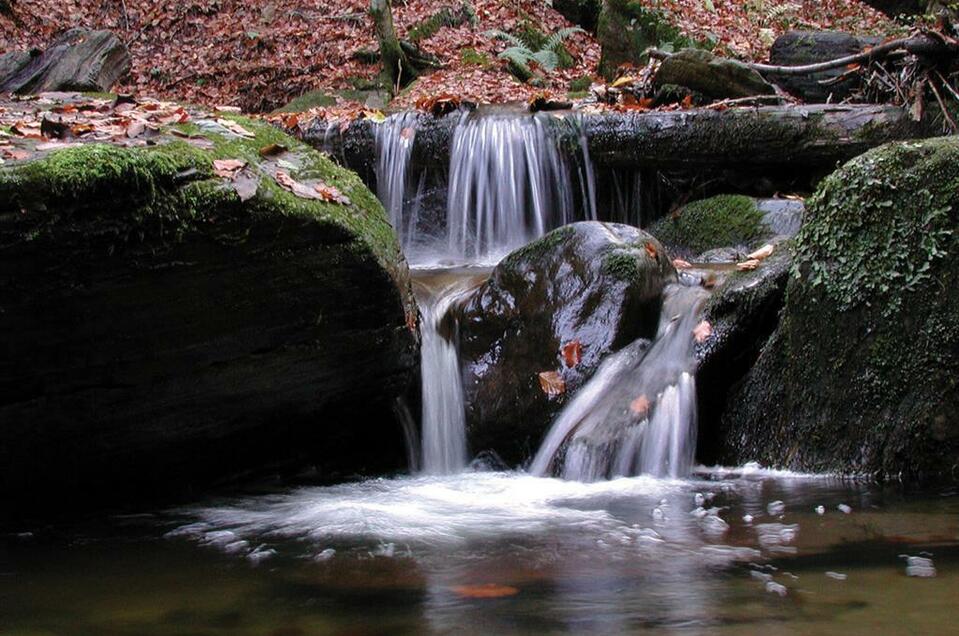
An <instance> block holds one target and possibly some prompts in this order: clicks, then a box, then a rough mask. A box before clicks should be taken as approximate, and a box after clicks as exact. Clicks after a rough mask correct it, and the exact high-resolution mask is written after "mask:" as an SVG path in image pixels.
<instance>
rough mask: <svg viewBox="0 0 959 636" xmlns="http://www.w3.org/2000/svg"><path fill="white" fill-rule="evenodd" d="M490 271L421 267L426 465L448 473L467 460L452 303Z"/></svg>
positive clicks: (426, 469)
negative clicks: (425, 269)
mask: <svg viewBox="0 0 959 636" xmlns="http://www.w3.org/2000/svg"><path fill="white" fill-rule="evenodd" d="M486 273H487V272H485V271H484V272H483V273H481V274H477V273H476V272H470V271H468V270H467V271H466V272H463V271H445V272H429V271H419V272H416V273H415V278H414V281H415V285H414V291H415V292H416V296H417V300H418V302H419V305H420V313H421V314H422V321H421V324H420V333H421V334H422V338H423V341H422V344H421V349H420V351H421V354H420V355H421V375H422V388H423V418H422V427H423V433H422V435H423V443H422V452H423V458H422V460H423V461H422V470H423V472H425V473H428V474H433V475H448V474H452V473H455V472H458V471H460V470H462V469H463V468H464V467H465V466H466V459H467V456H466V408H465V406H464V402H463V384H462V378H461V376H460V364H459V354H458V352H457V348H456V324H455V321H453V320H452V319H451V318H447V313H448V312H449V309H450V307H451V306H452V305H453V303H454V302H456V301H457V300H458V299H459V298H461V297H462V296H463V295H464V294H465V293H467V292H468V291H469V290H471V289H472V288H473V287H475V286H476V285H478V284H479V283H480V282H481V281H482V280H483V279H484V278H485V277H486Z"/></svg>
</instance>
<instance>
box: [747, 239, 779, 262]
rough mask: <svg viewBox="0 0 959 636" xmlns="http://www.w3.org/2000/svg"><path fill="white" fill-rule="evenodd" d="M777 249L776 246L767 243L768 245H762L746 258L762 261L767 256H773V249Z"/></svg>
mask: <svg viewBox="0 0 959 636" xmlns="http://www.w3.org/2000/svg"><path fill="white" fill-rule="evenodd" d="M775 249H776V248H775V247H773V246H772V245H771V244H769V243H767V244H766V245H763V246H762V247H760V248H759V249H758V250H756V251H755V252H753V253H752V254H749V255H747V256H746V258H748V259H750V260H757V261H761V260H764V259H767V258H769V257H770V256H772V255H773V251H775Z"/></svg>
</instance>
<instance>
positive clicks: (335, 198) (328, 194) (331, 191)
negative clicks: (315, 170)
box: [313, 181, 350, 205]
mask: <svg viewBox="0 0 959 636" xmlns="http://www.w3.org/2000/svg"><path fill="white" fill-rule="evenodd" d="M313 189H314V190H316V191H317V192H318V193H319V195H320V198H321V199H323V200H324V201H329V202H330V203H339V204H340V205H349V204H350V198H349V197H348V196H346V195H345V194H343V193H342V192H340V190H339V188H336V187H335V186H331V185H327V184H325V183H323V182H322V181H321V182H320V183H317V184H316V185H314V186H313Z"/></svg>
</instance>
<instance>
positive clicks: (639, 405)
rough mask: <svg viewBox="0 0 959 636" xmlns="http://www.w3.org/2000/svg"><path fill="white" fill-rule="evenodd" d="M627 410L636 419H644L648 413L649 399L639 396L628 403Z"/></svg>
mask: <svg viewBox="0 0 959 636" xmlns="http://www.w3.org/2000/svg"><path fill="white" fill-rule="evenodd" d="M629 410H630V412H631V413H632V414H633V415H635V416H637V417H645V416H646V414H647V413H649V398H648V397H646V396H645V395H640V396H639V397H638V398H636V399H635V400H633V401H632V402H630V403H629Z"/></svg>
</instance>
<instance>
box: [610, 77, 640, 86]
mask: <svg viewBox="0 0 959 636" xmlns="http://www.w3.org/2000/svg"><path fill="white" fill-rule="evenodd" d="M637 81H638V80H637V79H636V78H635V77H633V76H632V75H624V76H622V77H618V78H616V81H614V82H613V83H612V84H610V85H609V86H610V87H611V88H620V87H622V86H628V85H630V84H635V83H636V82H637Z"/></svg>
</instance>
